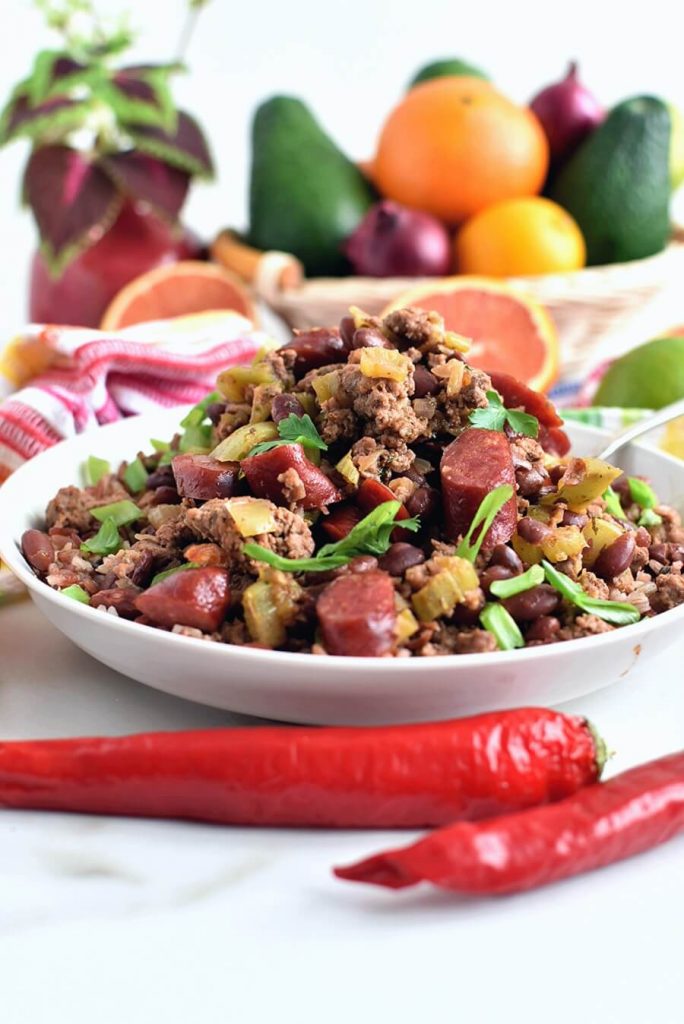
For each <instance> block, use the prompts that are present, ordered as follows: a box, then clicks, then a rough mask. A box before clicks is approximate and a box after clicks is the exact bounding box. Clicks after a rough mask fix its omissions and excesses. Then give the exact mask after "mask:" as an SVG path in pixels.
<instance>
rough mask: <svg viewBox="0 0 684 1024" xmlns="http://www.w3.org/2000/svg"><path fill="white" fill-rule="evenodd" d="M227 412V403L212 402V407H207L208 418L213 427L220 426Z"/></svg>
mask: <svg viewBox="0 0 684 1024" xmlns="http://www.w3.org/2000/svg"><path fill="white" fill-rule="evenodd" d="M225 411H226V403H225V402H212V403H211V405H208V406H207V416H208V418H209V420H210V421H211V423H212V424H213V426H215V427H216V426H218V422H219V420H220V419H221V417H222V416H223V414H224V412H225Z"/></svg>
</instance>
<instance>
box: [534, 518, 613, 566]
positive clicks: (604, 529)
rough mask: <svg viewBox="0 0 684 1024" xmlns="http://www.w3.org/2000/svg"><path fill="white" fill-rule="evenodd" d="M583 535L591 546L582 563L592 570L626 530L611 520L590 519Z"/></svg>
mask: <svg viewBox="0 0 684 1024" xmlns="http://www.w3.org/2000/svg"><path fill="white" fill-rule="evenodd" d="M582 533H583V535H584V539H585V540H586V542H587V544H588V545H589V546H588V547H587V549H586V551H585V552H584V554H583V555H582V563H583V564H584V565H585V566H587V567H588V568H591V566H592V565H593V564H594V562H595V561H596V559H597V558H598V556H599V555H600V554H601V552H602V551H603V549H604V548H607V547H608V546H609V545H610V544H612V543H613V541H615V540H617V539H618V537H621V536H622V534H623V533H624V530H623V529H622V528H621V527H620V526H618V524H617V523H613V522H611V521H610V520H609V519H590V520H589V522H588V523H587V524H586V526H585V527H584V528H583V530H582ZM549 561H551V559H549Z"/></svg>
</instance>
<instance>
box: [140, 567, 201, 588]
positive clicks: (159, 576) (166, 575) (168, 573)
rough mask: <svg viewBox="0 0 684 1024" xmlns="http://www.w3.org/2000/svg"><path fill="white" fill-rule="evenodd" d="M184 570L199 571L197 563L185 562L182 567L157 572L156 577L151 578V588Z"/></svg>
mask: <svg viewBox="0 0 684 1024" xmlns="http://www.w3.org/2000/svg"><path fill="white" fill-rule="evenodd" d="M185 569H201V566H200V565H199V563H198V562H185V563H184V564H183V565H174V567H173V569H164V571H163V572H158V573H157V575H156V576H153V577H152V582H151V583H150V586H151V587H154V586H155V585H156V584H157V583H161V582H162V580H166V579H168V578H169V576H175V575H176V573H177V572H183V571H184V570H185Z"/></svg>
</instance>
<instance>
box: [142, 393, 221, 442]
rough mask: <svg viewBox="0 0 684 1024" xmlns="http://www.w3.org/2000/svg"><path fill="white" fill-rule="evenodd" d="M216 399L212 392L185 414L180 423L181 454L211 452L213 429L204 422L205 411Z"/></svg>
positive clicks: (216, 394)
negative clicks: (181, 429)
mask: <svg viewBox="0 0 684 1024" xmlns="http://www.w3.org/2000/svg"><path fill="white" fill-rule="evenodd" d="M218 398H220V395H219V393H218V391H212V392H211V393H210V394H208V395H206V396H205V397H204V398H203V399H202V401H201V402H198V403H197V405H193V407H192V409H190V411H189V412H187V413H186V414H185V416H184V417H183V419H182V420H181V422H180V425H181V427H183V434H182V435H181V439H180V441H179V444H178V447H179V450H180V451H181V452H192V453H199V454H202V453H206V452H208V451H211V437H212V431H213V427H212V425H211V423H209V422H206V421H207V409H208V408H209V406H210V405H211V403H212V402H215V401H216V400H217V399H218ZM157 450H159V449H157Z"/></svg>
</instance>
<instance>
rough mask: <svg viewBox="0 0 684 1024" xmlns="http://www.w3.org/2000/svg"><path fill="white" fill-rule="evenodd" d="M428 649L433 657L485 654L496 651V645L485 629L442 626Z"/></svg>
mask: <svg viewBox="0 0 684 1024" xmlns="http://www.w3.org/2000/svg"><path fill="white" fill-rule="evenodd" d="M430 647H431V651H430V653H431V654H432V655H433V656H434V655H436V656H439V655H445V654H487V653H489V652H490V651H496V650H497V643H496V640H495V639H494V637H493V636H492V634H491V633H488V632H487V630H486V629H459V628H458V627H457V626H443V627H442V628H441V629H440V631H439V632H438V633H437V634H436V636H435V637H434V638H433V640H432V642H431V644H430ZM423 653H425V651H424V652H423Z"/></svg>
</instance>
